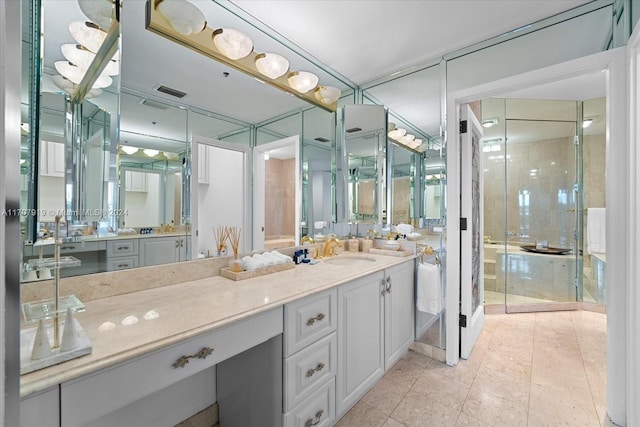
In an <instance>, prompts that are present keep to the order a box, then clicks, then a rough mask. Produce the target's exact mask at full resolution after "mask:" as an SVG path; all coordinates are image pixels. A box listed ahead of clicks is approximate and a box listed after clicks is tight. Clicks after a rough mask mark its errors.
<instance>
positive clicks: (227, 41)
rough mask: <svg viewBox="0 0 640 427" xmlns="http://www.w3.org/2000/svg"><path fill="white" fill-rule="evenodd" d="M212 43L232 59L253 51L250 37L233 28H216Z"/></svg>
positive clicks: (240, 57)
mask: <svg viewBox="0 0 640 427" xmlns="http://www.w3.org/2000/svg"><path fill="white" fill-rule="evenodd" d="M164 1H166V0H164ZM213 44H214V45H215V46H216V48H217V49H218V50H219V51H220V53H222V54H223V55H224V56H226V57H227V58H229V59H232V60H234V61H236V60H238V59H242V58H244V57H246V56H248V55H249V54H250V53H251V52H253V41H252V40H251V37H249V36H248V35H246V34H245V33H243V32H241V31H238V30H234V29H233V28H218V29H217V30H215V31H214V32H213Z"/></svg>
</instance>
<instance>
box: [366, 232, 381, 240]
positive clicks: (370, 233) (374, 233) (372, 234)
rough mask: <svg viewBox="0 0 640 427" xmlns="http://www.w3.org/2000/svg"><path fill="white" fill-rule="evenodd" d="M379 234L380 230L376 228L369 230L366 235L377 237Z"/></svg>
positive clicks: (372, 237)
mask: <svg viewBox="0 0 640 427" xmlns="http://www.w3.org/2000/svg"><path fill="white" fill-rule="evenodd" d="M377 235H378V232H377V231H376V230H367V234H366V235H365V237H366V238H367V239H375V238H376V236H377Z"/></svg>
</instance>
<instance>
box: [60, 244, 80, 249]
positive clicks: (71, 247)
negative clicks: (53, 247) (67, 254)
mask: <svg viewBox="0 0 640 427" xmlns="http://www.w3.org/2000/svg"><path fill="white" fill-rule="evenodd" d="M75 248H76V247H75V246H73V245H72V246H60V250H63V249H64V250H67V249H68V250H72V249H75Z"/></svg>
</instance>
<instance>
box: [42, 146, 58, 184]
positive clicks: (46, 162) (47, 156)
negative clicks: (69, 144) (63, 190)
mask: <svg viewBox="0 0 640 427" xmlns="http://www.w3.org/2000/svg"><path fill="white" fill-rule="evenodd" d="M40 154H41V156H42V157H41V159H40V174H41V175H44V176H55V177H62V178H64V144H62V143H59V142H51V141H42V142H41V145H40Z"/></svg>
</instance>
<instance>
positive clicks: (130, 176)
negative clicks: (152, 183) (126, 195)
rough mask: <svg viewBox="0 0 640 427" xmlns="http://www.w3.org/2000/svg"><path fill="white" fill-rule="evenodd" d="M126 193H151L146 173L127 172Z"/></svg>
mask: <svg viewBox="0 0 640 427" xmlns="http://www.w3.org/2000/svg"><path fill="white" fill-rule="evenodd" d="M125 183H126V184H125V188H126V191H136V192H141V193H146V192H147V191H149V184H148V175H147V173H146V172H135V171H125Z"/></svg>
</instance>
